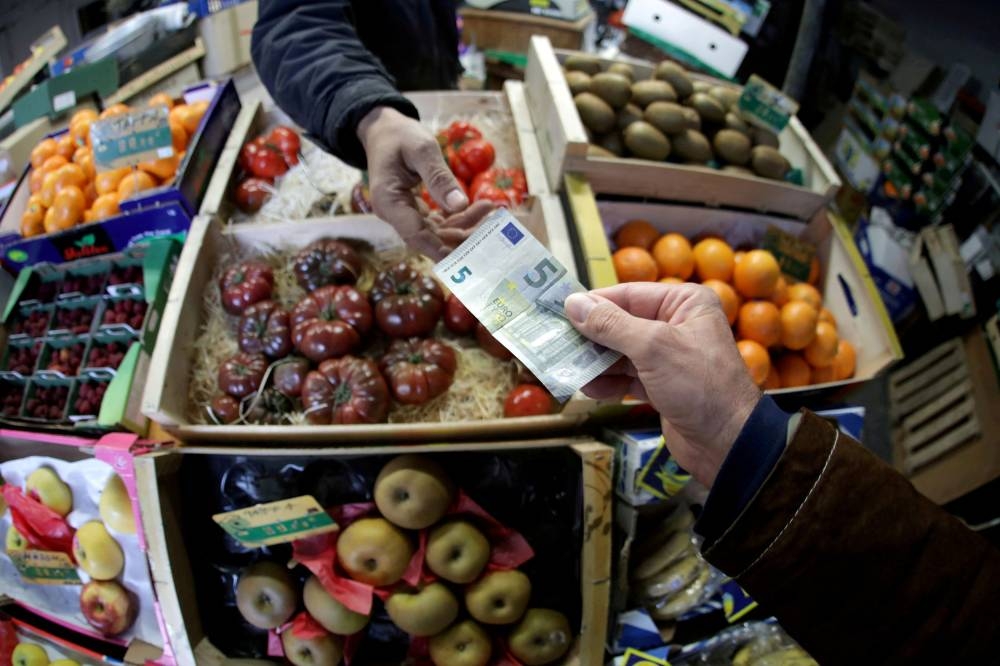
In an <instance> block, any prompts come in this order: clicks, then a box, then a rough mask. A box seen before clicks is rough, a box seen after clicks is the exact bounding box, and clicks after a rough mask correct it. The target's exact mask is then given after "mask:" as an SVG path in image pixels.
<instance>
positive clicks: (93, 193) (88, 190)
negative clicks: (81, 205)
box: [83, 181, 97, 208]
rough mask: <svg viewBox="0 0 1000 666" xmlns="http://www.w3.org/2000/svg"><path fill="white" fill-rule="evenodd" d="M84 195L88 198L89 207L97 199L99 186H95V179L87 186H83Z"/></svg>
mask: <svg viewBox="0 0 1000 666" xmlns="http://www.w3.org/2000/svg"><path fill="white" fill-rule="evenodd" d="M83 197H84V199H86V200H87V207H88V208H89V207H90V206H93V205H94V202H95V201H97V188H95V187H94V183H93V181H91V182H89V183H87V186H86V187H84V188H83Z"/></svg>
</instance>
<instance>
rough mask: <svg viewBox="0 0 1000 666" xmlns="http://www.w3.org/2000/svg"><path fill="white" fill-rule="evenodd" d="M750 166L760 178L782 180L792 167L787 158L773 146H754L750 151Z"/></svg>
mask: <svg viewBox="0 0 1000 666" xmlns="http://www.w3.org/2000/svg"><path fill="white" fill-rule="evenodd" d="M750 166H751V167H752V168H753V170H754V172H755V173H756V174H757V175H758V176H763V177H764V178H773V179H774V180H781V179H782V178H784V177H785V174H786V173H788V169H789V168H790V167H791V165H790V164H789V163H788V160H786V159H785V156H784V155H782V154H781V153H779V152H778V151H777V150H776V149H774V148H772V147H771V146H754V148H753V150H751V151H750Z"/></svg>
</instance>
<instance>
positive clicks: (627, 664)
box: [622, 648, 670, 666]
mask: <svg viewBox="0 0 1000 666" xmlns="http://www.w3.org/2000/svg"><path fill="white" fill-rule="evenodd" d="M624 659H625V661H624V662H622V666H670V662H669V661H666V660H665V659H660V658H659V657H654V656H653V655H651V654H646V653H645V652H640V651H639V650H636V649H635V648H629V649H627V650H625V655H624Z"/></svg>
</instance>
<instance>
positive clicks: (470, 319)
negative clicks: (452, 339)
mask: <svg viewBox="0 0 1000 666" xmlns="http://www.w3.org/2000/svg"><path fill="white" fill-rule="evenodd" d="M478 323H479V320H478V319H476V318H475V317H474V316H473V314H472V313H471V312H469V310H468V308H466V307H465V306H464V305H462V301H460V300H458V299H457V298H455V294H448V298H447V299H445V302H444V325H445V328H447V329H448V330H449V331H451V332H452V333H454V334H455V335H469V334H470V333H472V332H473V331H475V330H476V324H478Z"/></svg>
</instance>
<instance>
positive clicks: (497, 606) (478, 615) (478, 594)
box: [465, 569, 531, 624]
mask: <svg viewBox="0 0 1000 666" xmlns="http://www.w3.org/2000/svg"><path fill="white" fill-rule="evenodd" d="M530 600H531V580H530V579H529V578H528V577H527V576H525V575H524V574H523V573H522V572H520V571H518V570H516V569H512V570H510V571H491V572H489V573H487V574H486V575H485V576H483V577H482V578H480V579H479V580H478V581H476V582H475V583H473V584H472V585H470V586H468V587H467V588H465V606H466V608H468V609H469V615H471V616H472V617H474V618H475V619H476V620H478V621H479V622H482V623H483V624H512V623H514V622H517V621H518V620H519V619H520V618H521V615H523V614H524V609H525V608H527V607H528V602H529V601H530Z"/></svg>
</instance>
